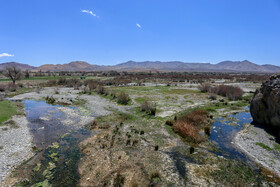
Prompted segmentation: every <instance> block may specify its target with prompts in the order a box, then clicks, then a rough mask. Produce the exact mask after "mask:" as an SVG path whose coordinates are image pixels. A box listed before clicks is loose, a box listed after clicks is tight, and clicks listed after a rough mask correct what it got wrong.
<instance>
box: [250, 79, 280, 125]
mask: <svg viewBox="0 0 280 187" xmlns="http://www.w3.org/2000/svg"><path fill="white" fill-rule="evenodd" d="M250 112H251V115H252V117H253V120H254V122H256V123H258V124H263V125H265V126H271V127H276V128H280V75H273V76H271V77H270V80H269V81H266V82H265V83H263V84H262V86H261V88H260V89H257V90H256V92H255V94H254V97H253V99H252V101H251V105H250Z"/></svg>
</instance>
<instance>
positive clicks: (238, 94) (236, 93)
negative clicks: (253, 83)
mask: <svg viewBox="0 0 280 187" xmlns="http://www.w3.org/2000/svg"><path fill="white" fill-rule="evenodd" d="M214 92H215V93H216V94H218V95H221V96H223V97H227V98H228V99H229V100H238V99H241V98H242V96H243V94H244V92H243V90H242V89H241V88H240V87H238V86H229V85H219V86H217V87H216V88H215V89H214Z"/></svg>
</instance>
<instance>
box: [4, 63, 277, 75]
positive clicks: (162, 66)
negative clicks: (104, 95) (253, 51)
mask: <svg viewBox="0 0 280 187" xmlns="http://www.w3.org/2000/svg"><path fill="white" fill-rule="evenodd" d="M6 66H17V67H19V68H21V69H23V70H26V69H28V70H32V71H44V72H46V71H109V70H114V71H175V72H176V71H177V72H184V71H189V72H260V73H276V72H280V67H279V66H275V65H269V64H266V65H258V64H255V63H252V62H250V61H248V60H244V61H223V62H220V63H218V64H211V63H187V62H181V61H169V62H161V61H144V62H135V61H128V62H124V63H120V64H117V65H112V66H100V65H92V64H89V63H87V62H84V61H73V62H70V63H67V64H56V65H54V64H45V65H41V66H39V67H34V66H30V65H27V64H20V63H16V62H8V63H2V64H0V70H1V69H4V68H5V67H6Z"/></svg>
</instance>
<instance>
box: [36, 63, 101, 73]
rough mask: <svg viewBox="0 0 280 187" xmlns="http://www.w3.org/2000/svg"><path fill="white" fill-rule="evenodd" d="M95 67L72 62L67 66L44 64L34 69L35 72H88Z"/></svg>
mask: <svg viewBox="0 0 280 187" xmlns="http://www.w3.org/2000/svg"><path fill="white" fill-rule="evenodd" d="M96 67H98V66H96V65H91V64H89V63H87V62H84V61H73V62H70V63H68V64H57V65H53V64H45V65H42V66H39V67H38V68H36V70H37V71H39V70H41V71H90V70H94V69H95V68H96Z"/></svg>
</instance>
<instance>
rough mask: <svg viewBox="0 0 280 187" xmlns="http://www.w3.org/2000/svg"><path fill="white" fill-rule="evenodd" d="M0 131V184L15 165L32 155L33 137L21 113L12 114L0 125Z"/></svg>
mask: <svg viewBox="0 0 280 187" xmlns="http://www.w3.org/2000/svg"><path fill="white" fill-rule="evenodd" d="M0 132H1V135H0V142H1V145H0V150H1V151H0V165H1V168H0V184H1V183H2V182H3V181H4V179H5V178H6V176H8V175H9V173H10V172H11V171H12V170H13V169H14V168H15V167H17V166H18V165H20V164H21V163H22V162H23V161H25V160H28V159H29V158H31V157H32V156H33V152H32V139H33V138H32V135H31V134H30V132H29V128H28V121H27V119H26V117H25V116H23V115H20V116H13V117H12V119H10V120H8V121H6V122H5V123H4V125H3V126H0ZM2 185H3V184H1V186H2ZM3 186H5V185H3Z"/></svg>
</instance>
